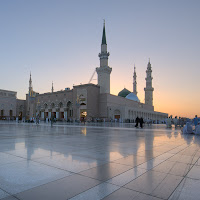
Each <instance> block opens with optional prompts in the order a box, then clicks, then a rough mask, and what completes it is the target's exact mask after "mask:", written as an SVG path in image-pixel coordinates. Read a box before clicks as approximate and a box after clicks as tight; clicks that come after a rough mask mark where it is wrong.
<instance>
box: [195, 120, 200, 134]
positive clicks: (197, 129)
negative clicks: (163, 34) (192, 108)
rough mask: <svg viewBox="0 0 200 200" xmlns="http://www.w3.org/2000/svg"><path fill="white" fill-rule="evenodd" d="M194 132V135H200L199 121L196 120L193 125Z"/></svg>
mask: <svg viewBox="0 0 200 200" xmlns="http://www.w3.org/2000/svg"><path fill="white" fill-rule="evenodd" d="M194 133H195V134H196V135H200V122H198V124H197V126H196V127H195V130H194Z"/></svg>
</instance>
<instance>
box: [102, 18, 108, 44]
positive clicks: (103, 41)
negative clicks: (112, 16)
mask: <svg viewBox="0 0 200 200" xmlns="http://www.w3.org/2000/svg"><path fill="white" fill-rule="evenodd" d="M101 44H107V43H106V28H105V19H104V22H103V35H102V42H101Z"/></svg>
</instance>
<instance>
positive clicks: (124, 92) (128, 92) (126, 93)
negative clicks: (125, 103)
mask: <svg viewBox="0 0 200 200" xmlns="http://www.w3.org/2000/svg"><path fill="white" fill-rule="evenodd" d="M130 93H131V92H130V91H129V90H127V89H126V88H124V89H123V90H122V91H120V92H119V94H118V96H119V97H124V98H125V97H126V96H127V95H128V94H130Z"/></svg>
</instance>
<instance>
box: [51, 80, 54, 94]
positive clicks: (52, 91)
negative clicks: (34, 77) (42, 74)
mask: <svg viewBox="0 0 200 200" xmlns="http://www.w3.org/2000/svg"><path fill="white" fill-rule="evenodd" d="M53 91H54V89H53V81H52V88H51V92H52V93H53Z"/></svg>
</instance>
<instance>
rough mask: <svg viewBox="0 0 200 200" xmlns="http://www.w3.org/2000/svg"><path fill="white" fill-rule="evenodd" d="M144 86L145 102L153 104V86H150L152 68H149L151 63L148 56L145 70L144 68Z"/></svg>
mask: <svg viewBox="0 0 200 200" xmlns="http://www.w3.org/2000/svg"><path fill="white" fill-rule="evenodd" d="M146 74H147V76H146V78H145V79H146V88H144V91H145V104H147V105H150V106H153V91H154V88H153V87H152V79H153V77H152V69H151V63H150V58H149V62H148V64H147V70H146Z"/></svg>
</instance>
